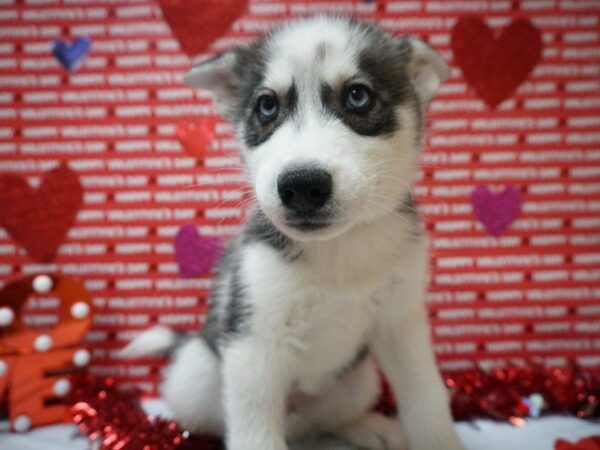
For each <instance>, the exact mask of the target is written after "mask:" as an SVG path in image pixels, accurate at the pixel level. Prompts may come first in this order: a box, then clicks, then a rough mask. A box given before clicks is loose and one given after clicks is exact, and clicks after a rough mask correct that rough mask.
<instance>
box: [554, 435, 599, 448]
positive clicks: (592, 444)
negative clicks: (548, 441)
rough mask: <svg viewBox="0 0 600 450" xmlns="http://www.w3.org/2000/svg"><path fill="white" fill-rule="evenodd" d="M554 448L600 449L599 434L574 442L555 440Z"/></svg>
mask: <svg viewBox="0 0 600 450" xmlns="http://www.w3.org/2000/svg"><path fill="white" fill-rule="evenodd" d="M554 450H600V435H599V436H592V437H589V438H585V439H582V440H580V441H579V442H575V443H572V442H569V441H565V440H563V439H559V440H558V441H556V444H555V446H554Z"/></svg>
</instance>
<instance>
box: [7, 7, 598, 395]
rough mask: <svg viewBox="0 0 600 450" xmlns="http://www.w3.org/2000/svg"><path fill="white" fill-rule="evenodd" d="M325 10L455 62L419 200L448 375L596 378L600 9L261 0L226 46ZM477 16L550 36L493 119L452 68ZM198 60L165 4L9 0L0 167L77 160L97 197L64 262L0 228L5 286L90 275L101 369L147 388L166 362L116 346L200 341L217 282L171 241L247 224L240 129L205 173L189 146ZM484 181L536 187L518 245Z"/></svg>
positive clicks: (36, 177) (32, 172)
mask: <svg viewBox="0 0 600 450" xmlns="http://www.w3.org/2000/svg"><path fill="white" fill-rule="evenodd" d="M316 11H336V12H343V13H353V14H355V15H357V16H363V17H368V18H375V19H377V20H378V21H379V22H380V23H381V24H382V25H383V26H384V27H385V28H386V29H387V30H389V31H391V32H393V33H396V34H405V33H411V34H416V35H420V36H422V37H424V38H426V39H427V40H428V41H429V42H430V43H431V44H432V45H433V46H434V47H436V48H437V49H439V50H440V51H441V52H442V53H443V55H444V57H445V58H446V59H447V60H448V61H449V62H450V63H451V64H452V68H453V72H452V78H451V79H450V80H449V81H448V82H447V83H446V84H445V85H444V86H443V88H442V91H441V93H440V96H439V97H438V99H436V100H435V101H434V102H433V103H432V105H431V108H430V112H429V115H428V118H429V122H430V127H429V132H428V134H427V145H426V149H425V151H424V153H423V170H422V177H421V181H420V182H419V184H418V187H417V188H416V190H415V191H416V194H417V195H418V198H419V202H420V204H421V209H422V211H423V213H424V215H425V216H426V218H427V224H428V230H429V232H430V236H431V255H432V269H433V273H432V282H431V287H430V292H429V295H428V301H429V308H430V311H431V321H432V323H433V326H434V329H433V334H434V339H435V343H436V350H437V354H438V357H439V361H440V364H441V367H442V368H444V369H446V370H452V369H464V368H469V367H473V366H474V365H475V364H481V365H483V366H487V365H490V364H505V363H506V362H509V361H512V362H523V361H525V360H526V359H528V358H531V357H536V358H539V359H541V360H542V361H543V362H545V363H547V364H550V365H557V366H560V365H565V364H567V363H568V362H569V361H572V360H575V361H577V362H579V363H580V364H582V365H584V366H598V365H600V356H599V355H600V245H599V244H600V145H599V144H600V81H599V79H600V65H599V59H600V31H599V21H600V18H599V11H600V3H598V2H597V1H583V0H582V1H559V0H547V1H539V0H535V1H533V0H531V1H527V0H521V1H471V0H469V1H429V0H420V1H389V2H384V1H371V2H366V1H365V2H361V1H355V2H352V1H335V2H315V1H308V2H303V1H285V2H284V1H261V0H251V1H250V5H249V10H248V11H247V12H246V13H245V14H244V15H243V16H242V17H241V18H240V19H239V20H238V21H237V22H236V23H235V24H234V25H233V27H232V29H231V30H230V32H229V33H228V34H227V35H226V36H224V37H223V38H221V39H219V40H217V41H216V42H215V43H214V44H213V46H212V48H211V51H217V50H219V49H224V48H227V47H228V46H230V45H231V44H232V43H236V42H239V41H244V40H246V39H249V38H251V37H254V36H256V35H257V34H258V33H259V32H262V31H264V30H267V29H269V28H270V27H271V26H272V25H273V24H274V23H275V22H277V21H278V20H280V19H281V18H283V17H288V16H297V15H300V14H303V13H305V12H316ZM198 13H199V14H201V11H198ZM464 14H475V15H480V16H483V17H484V18H485V20H486V23H487V24H488V25H489V26H491V27H492V28H494V29H495V30H499V29H501V28H502V27H503V26H505V25H506V24H508V23H509V22H510V21H511V20H512V19H514V18H529V19H530V20H531V21H532V23H533V24H534V25H535V26H536V27H538V28H539V29H540V31H541V32H542V37H543V42H544V49H543V56H542V59H541V61H540V62H539V63H538V64H537V65H536V67H535V68H534V71H533V73H532V75H531V76H530V77H529V78H528V80H527V81H526V82H525V83H523V84H522V85H521V86H520V87H519V89H518V91H517V93H516V94H515V95H514V96H513V97H512V98H511V99H509V100H507V101H505V102H503V103H502V104H501V105H500V106H499V107H498V108H497V109H496V110H490V109H489V108H488V107H487V106H485V104H484V102H483V101H482V100H481V99H479V98H478V97H477V95H476V94H475V92H474V91H473V89H471V88H469V87H468V86H467V85H466V84H465V81H464V79H463V77H462V74H461V71H460V69H459V68H458V67H457V66H456V65H455V64H454V63H453V60H452V51H451V48H450V31H451V29H452V27H453V25H454V23H455V22H456V20H457V18H458V17H460V16H462V15H464ZM198 32H199V33H200V32H201V30H198ZM83 35H87V36H90V38H91V40H92V50H91V53H90V55H89V57H88V58H87V60H86V61H85V63H84V65H83V67H82V68H81V69H80V70H79V71H78V72H76V73H74V74H68V73H67V72H66V71H65V70H64V69H63V68H62V67H60V66H59V64H58V63H57V61H56V60H55V59H54V57H53V56H52V54H51V46H52V42H53V41H54V40H55V39H57V38H60V37H65V38H69V39H72V38H75V37H79V36H83ZM189 65H190V60H189V58H188V57H187V56H185V55H184V54H183V53H182V52H181V51H180V50H179V46H178V44H177V42H176V40H175V39H174V38H173V36H172V34H171V32H170V30H169V28H168V26H167V24H166V23H165V21H164V20H163V18H162V15H161V11H160V8H159V7H158V4H157V3H155V2H153V1H136V2H127V1H119V0H114V1H108V0H107V1H90V2H83V1H82V2H78V1H68V0H65V1H64V2H60V1H52V0H48V1H35V0H29V1H26V0H25V1H20V2H18V1H16V0H6V1H2V2H0V68H1V69H0V173H11V174H16V175H19V176H22V177H25V178H26V179H27V180H28V181H29V182H30V183H32V184H33V185H37V184H38V183H39V182H40V180H41V177H42V176H43V173H44V172H46V171H48V170H50V169H52V168H55V167H57V166H58V165H59V164H60V163H61V162H62V161H68V163H69V166H70V167H71V169H73V170H74V171H75V172H76V173H77V174H78V175H79V177H80V180H81V183H82V184H83V187H84V205H83V207H82V209H81V210H80V211H79V213H78V215H77V220H76V223H75V225H74V226H73V228H72V229H71V230H70V231H69V233H68V236H67V238H66V240H65V242H64V244H63V245H62V246H61V247H60V249H59V253H58V256H57V257H56V259H55V260H54V261H53V262H52V263H50V264H40V263H38V262H36V261H35V260H33V259H32V258H31V257H30V256H28V255H27V254H26V253H25V252H24V250H23V249H22V248H21V247H20V246H19V245H18V244H17V243H16V242H15V241H14V240H13V239H12V238H11V236H10V235H8V233H7V232H6V230H4V229H3V228H0V280H2V282H4V281H5V280H8V279H12V278H14V277H18V276H20V275H22V274H29V273H36V272H41V271H51V272H61V273H64V274H68V275H72V276H76V277H80V278H81V279H83V280H84V282H85V285H86V286H87V288H88V289H89V290H90V291H91V292H92V294H93V299H94V304H95V305H96V307H97V309H98V313H97V315H96V317H95V319H94V326H93V330H92V331H91V332H90V333H89V334H88V343H89V345H90V347H91V348H92V350H93V361H92V364H91V370H92V371H93V372H94V373H96V374H101V375H110V376H115V377H117V378H118V379H119V380H121V381H122V382H123V384H124V385H125V384H130V383H133V384H136V385H137V386H139V387H141V388H143V389H144V390H146V391H148V392H155V391H154V389H155V383H156V381H157V379H158V368H159V367H160V364H161V362H160V361H155V360H147V361H134V362H129V361H123V360H119V359H118V358H117V356H116V354H115V352H116V350H117V349H118V348H120V347H121V346H122V345H123V344H124V343H125V341H127V340H129V339H130V338H131V337H133V336H134V335H135V333H137V332H138V331H139V330H143V329H145V328H147V327H148V326H151V325H152V324H155V323H161V324H165V325H169V326H173V327H177V328H180V329H196V328H198V327H199V324H200V318H201V316H202V313H203V311H204V304H205V303H204V302H205V299H206V295H207V290H208V288H209V287H210V277H208V276H203V277H197V278H192V279H182V278H181V277H180V276H179V274H178V268H177V265H176V263H175V260H174V256H173V246H172V241H173V236H174V234H175V233H176V232H177V230H178V228H179V227H180V226H181V225H183V224H185V223H189V222H194V223H196V224H198V226H199V229H200V231H201V233H203V234H204V235H206V236H222V237H223V238H227V237H229V236H231V235H232V234H233V233H235V232H236V230H237V229H238V227H239V223H240V221H241V220H242V216H243V213H242V211H241V210H240V208H239V204H240V202H241V196H240V194H239V192H238V191H236V189H238V188H239V173H237V172H236V171H235V170H231V169H227V168H231V167H235V166H236V164H237V158H236V156H235V153H233V152H231V151H230V150H232V149H234V147H235V143H234V141H233V139H232V136H231V134H230V131H231V130H230V128H229V126H227V125H226V124H224V123H220V124H219V125H218V126H217V133H216V136H217V138H216V140H215V142H214V143H213V145H212V147H211V148H210V149H209V150H208V151H207V157H206V158H205V159H204V160H202V159H200V158H197V157H194V156H191V155H190V154H188V153H186V152H185V151H184V150H183V149H182V147H181V145H180V143H179V142H178V140H177V137H176V134H175V128H176V126H177V124H179V123H181V122H185V121H190V120H195V119H197V118H198V117H203V116H207V115H211V114H212V109H211V105H210V100H209V98H208V96H207V95H205V94H204V93H202V92H195V91H193V90H191V89H189V88H187V87H185V86H183V85H182V84H181V81H180V80H181V75H182V73H183V72H184V71H185V69H186V68H187V67H188V66H189ZM507 70H509V69H507ZM476 185H486V186H489V187H490V188H494V187H496V188H497V187H503V186H509V185H510V186H514V187H516V188H517V189H519V190H520V191H521V192H522V195H523V201H524V203H523V211H522V214H521V216H520V217H519V219H518V220H517V221H516V222H515V223H514V224H513V226H512V227H511V228H510V229H509V231H508V232H507V233H506V234H505V235H504V236H502V237H500V238H494V237H492V236H490V235H489V234H487V233H486V232H485V230H484V229H483V227H482V226H481V224H480V223H478V222H477V221H476V219H475V218H474V216H473V214H472V210H471V205H470V194H471V192H472V190H473V188H474V187H475V186H476ZM0 214H1V212H0ZM42 316H43V311H42V315H41V316H40V317H42Z"/></svg>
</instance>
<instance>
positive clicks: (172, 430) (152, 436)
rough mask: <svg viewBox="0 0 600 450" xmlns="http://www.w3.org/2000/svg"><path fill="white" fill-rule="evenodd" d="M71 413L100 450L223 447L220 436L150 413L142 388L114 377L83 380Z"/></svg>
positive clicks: (209, 449)
mask: <svg viewBox="0 0 600 450" xmlns="http://www.w3.org/2000/svg"><path fill="white" fill-rule="evenodd" d="M71 402H72V406H71V417H72V420H73V422H74V423H75V424H76V425H77V426H78V427H79V429H80V430H81V432H83V433H85V434H87V435H88V437H89V439H90V440H91V441H95V442H97V443H98V444H99V447H98V448H99V450H122V449H125V450H175V449H178V450H179V449H181V450H222V449H223V445H222V443H221V441H220V440H219V439H216V438H213V437H210V436H187V433H185V432H184V430H182V429H181V428H179V426H178V425H177V424H176V423H175V422H173V421H170V420H167V419H163V418H160V417H151V416H148V415H147V414H146V413H145V412H144V410H143V409H142V406H141V403H140V396H139V392H137V391H128V392H123V391H120V390H119V389H118V388H117V386H116V385H115V382H114V380H113V379H112V378H106V379H96V378H92V377H85V378H82V379H80V380H79V383H78V386H77V388H76V389H75V390H74V395H73V397H72V399H71Z"/></svg>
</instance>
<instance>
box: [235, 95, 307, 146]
mask: <svg viewBox="0 0 600 450" xmlns="http://www.w3.org/2000/svg"><path fill="white" fill-rule="evenodd" d="M269 92H271V93H272V92H273V91H269ZM263 93H264V91H261V89H258V90H257V92H256V93H255V94H254V95H253V96H252V97H251V98H250V99H249V100H248V103H249V108H247V111H246V117H245V126H244V141H245V143H246V145H247V146H248V147H249V148H253V147H257V146H258V145H260V144H262V143H263V142H265V141H266V140H268V139H269V138H270V137H271V136H272V135H273V133H274V132H275V130H276V129H277V128H278V127H279V126H281V124H282V123H284V122H285V121H286V119H288V118H289V117H291V116H292V115H294V114H295V112H296V108H297V103H298V94H297V90H296V86H295V85H294V84H292V86H291V87H290V88H289V89H288V90H287V92H285V93H283V94H275V95H277V102H278V105H279V111H278V114H277V116H276V117H275V118H274V119H273V120H270V121H265V120H264V117H261V114H260V111H259V112H258V113H257V111H256V107H255V105H256V101H257V100H258V99H259V98H260V97H261V95H263Z"/></svg>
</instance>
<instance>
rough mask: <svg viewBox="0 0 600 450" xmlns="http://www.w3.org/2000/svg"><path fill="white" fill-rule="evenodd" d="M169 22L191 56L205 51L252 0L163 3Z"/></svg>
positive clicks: (162, 6) (181, 44)
mask: <svg viewBox="0 0 600 450" xmlns="http://www.w3.org/2000/svg"><path fill="white" fill-rule="evenodd" d="M158 3H159V5H160V9H161V10H162V13H163V16H164V17H165V20H166V21H167V23H168V24H169V26H170V27H171V31H172V32H173V34H174V35H175V38H176V39H177V40H178V41H179V45H180V46H181V49H182V50H183V51H184V52H185V53H186V54H187V55H188V56H195V55H197V54H198V53H202V52H203V51H205V50H206V49H207V48H208V46H209V45H210V44H211V43H212V42H213V41H214V40H215V39H217V38H219V37H221V36H223V35H224V34H225V33H226V32H227V30H228V29H229V27H230V26H231V24H232V23H233V22H234V21H235V20H236V19H237V18H238V17H240V16H241V15H242V13H243V12H244V11H245V9H246V5H247V3H248V0H159V2H158Z"/></svg>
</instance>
